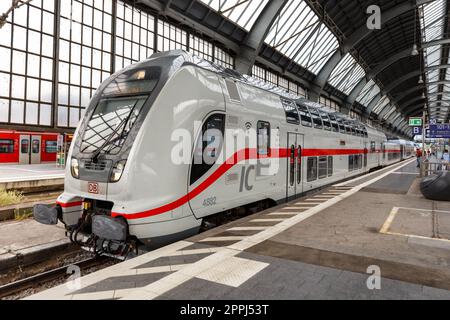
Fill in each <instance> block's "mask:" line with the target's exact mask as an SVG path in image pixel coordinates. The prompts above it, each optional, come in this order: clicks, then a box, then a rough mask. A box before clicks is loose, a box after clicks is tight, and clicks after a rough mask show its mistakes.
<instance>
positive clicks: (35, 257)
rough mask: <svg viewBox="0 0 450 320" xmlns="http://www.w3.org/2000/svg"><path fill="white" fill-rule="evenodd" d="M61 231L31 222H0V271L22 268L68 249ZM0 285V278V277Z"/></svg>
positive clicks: (68, 242)
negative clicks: (53, 253)
mask: <svg viewBox="0 0 450 320" xmlns="http://www.w3.org/2000/svg"><path fill="white" fill-rule="evenodd" d="M69 246H70V241H69V239H68V238H67V237H66V236H65V228H64V226H63V225H62V224H61V223H59V224H58V225H56V226H53V225H52V226H47V225H43V224H40V223H38V222H36V221H34V220H33V219H27V220H23V221H8V222H2V223H0V271H3V270H7V269H11V268H15V267H25V266H28V265H31V264H34V263H38V262H41V261H44V260H45V259H47V257H48V255H49V254H51V253H52V252H56V251H58V250H62V249H65V248H68V247H69ZM0 282H1V277H0Z"/></svg>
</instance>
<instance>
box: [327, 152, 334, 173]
mask: <svg viewBox="0 0 450 320" xmlns="http://www.w3.org/2000/svg"><path fill="white" fill-rule="evenodd" d="M332 175H333V156H329V157H328V176H329V177H331V176H332Z"/></svg>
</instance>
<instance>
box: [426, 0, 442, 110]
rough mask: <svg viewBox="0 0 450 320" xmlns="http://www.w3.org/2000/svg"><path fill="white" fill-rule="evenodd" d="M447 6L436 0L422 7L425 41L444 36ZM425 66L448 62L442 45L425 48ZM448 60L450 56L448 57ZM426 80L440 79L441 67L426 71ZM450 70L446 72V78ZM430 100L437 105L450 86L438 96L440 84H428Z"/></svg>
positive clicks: (430, 102)
mask: <svg viewBox="0 0 450 320" xmlns="http://www.w3.org/2000/svg"><path fill="white" fill-rule="evenodd" d="M446 8H447V4H446V1H445V0H435V1H433V2H430V3H428V4H425V5H422V7H421V9H420V10H421V13H422V14H421V21H420V23H421V28H422V37H423V40H422V41H423V42H424V43H427V42H430V41H433V40H438V39H442V38H443V36H444V26H445V21H446ZM423 53H424V57H425V67H432V66H437V65H440V64H442V63H448V61H442V59H441V58H442V46H441V45H437V46H433V47H428V48H426V49H425V50H424V52H423ZM447 60H448V57H447ZM425 73H426V79H425V81H426V82H427V83H428V84H430V83H433V82H437V81H439V80H440V69H435V70H428V71H425ZM447 76H448V72H446V79H447ZM427 88H428V102H429V104H430V106H432V105H436V103H438V99H439V100H445V95H446V91H448V88H446V86H444V87H443V90H442V91H440V92H442V93H443V94H442V97H438V95H437V94H436V93H438V91H439V90H440V89H439V87H438V85H428V86H427ZM430 111H431V114H432V115H434V114H436V111H433V110H432V109H431V110H430Z"/></svg>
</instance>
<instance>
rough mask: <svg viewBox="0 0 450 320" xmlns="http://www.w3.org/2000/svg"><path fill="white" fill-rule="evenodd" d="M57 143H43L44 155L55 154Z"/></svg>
mask: <svg viewBox="0 0 450 320" xmlns="http://www.w3.org/2000/svg"><path fill="white" fill-rule="evenodd" d="M57 145H58V142H56V141H45V152H46V153H56V151H57Z"/></svg>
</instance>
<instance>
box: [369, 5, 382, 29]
mask: <svg viewBox="0 0 450 320" xmlns="http://www.w3.org/2000/svg"><path fill="white" fill-rule="evenodd" d="M366 12H367V14H370V16H369V17H368V18H367V28H368V29H369V30H380V29H381V9H380V7H379V6H377V5H371V6H369V7H368V8H367V11H366Z"/></svg>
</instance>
